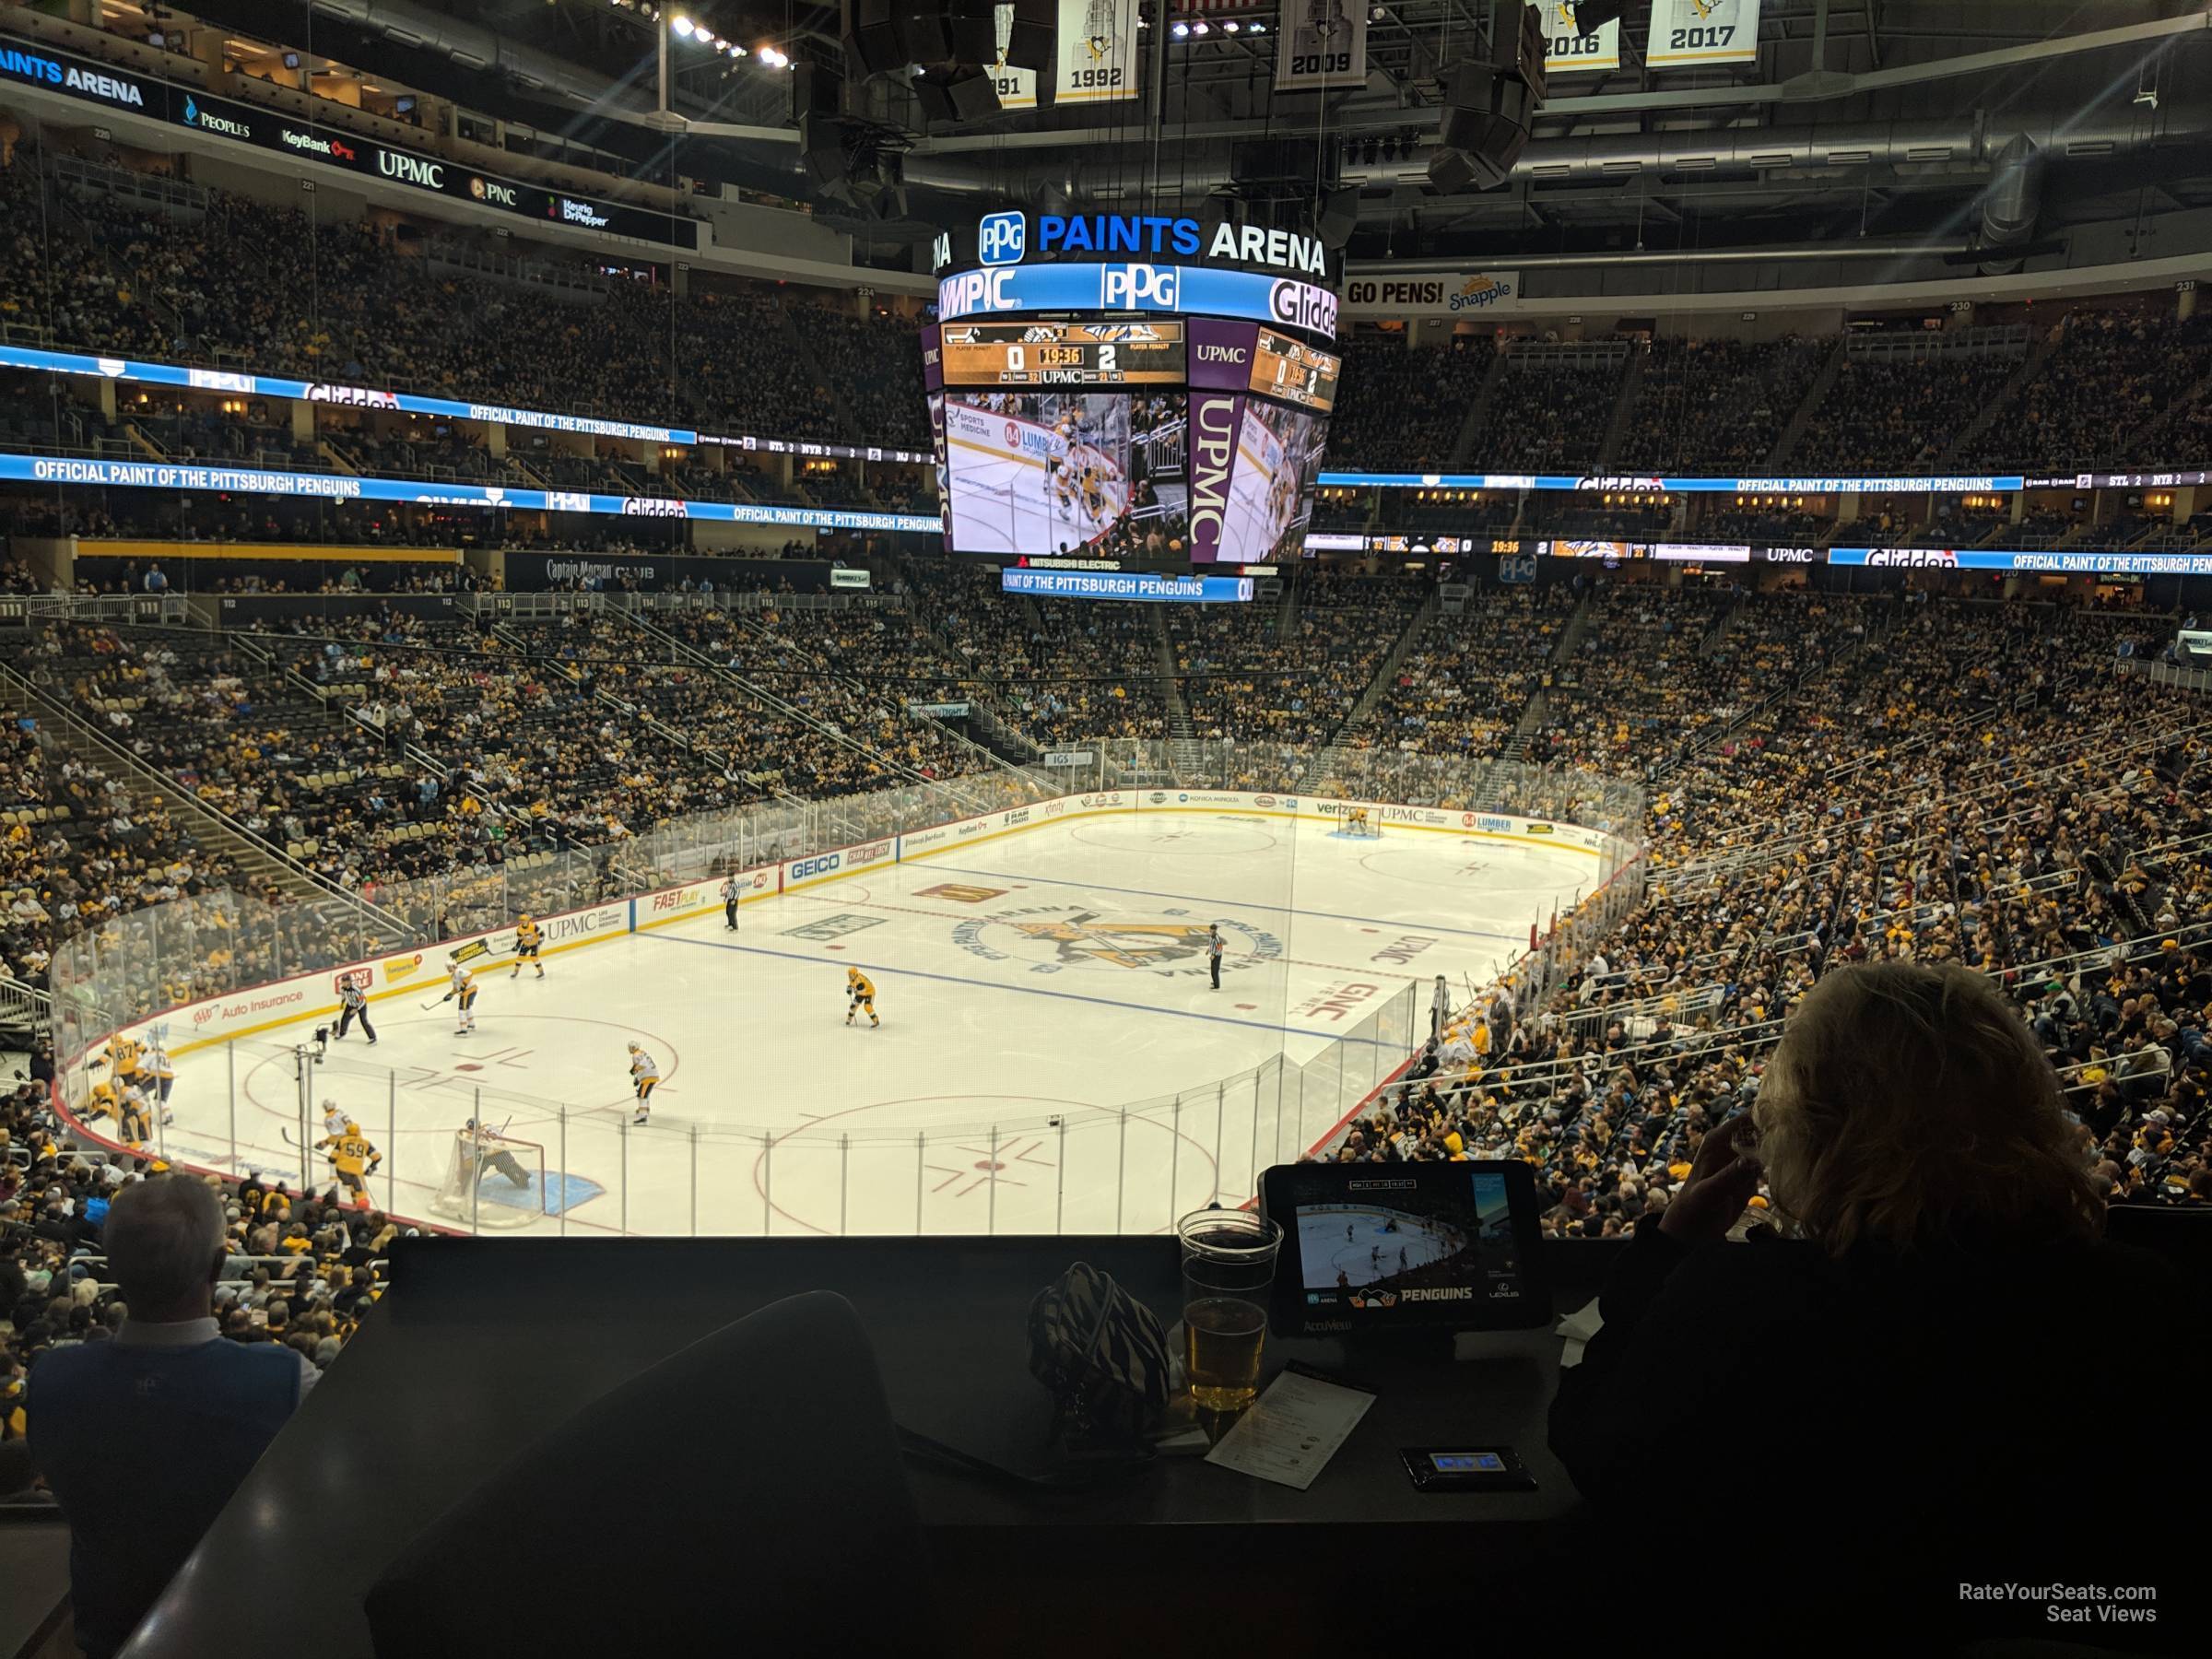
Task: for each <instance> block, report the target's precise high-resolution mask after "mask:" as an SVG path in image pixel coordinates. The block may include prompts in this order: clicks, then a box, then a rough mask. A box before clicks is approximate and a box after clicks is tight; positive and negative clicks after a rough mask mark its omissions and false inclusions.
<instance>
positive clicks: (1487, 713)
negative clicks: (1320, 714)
mask: <svg viewBox="0 0 2212 1659" xmlns="http://www.w3.org/2000/svg"><path fill="white" fill-rule="evenodd" d="M1576 597H1577V595H1576V594H1575V593H1574V591H1573V589H1572V588H1571V587H1570V586H1569V585H1568V584H1566V583H1564V582H1550V583H1547V584H1545V585H1544V586H1541V587H1536V586H1527V587H1512V588H1499V589H1494V590H1492V591H1490V592H1488V593H1484V594H1479V595H1477V597H1476V598H1475V599H1474V600H1472V601H1471V602H1470V603H1469V605H1468V606H1467V608H1466V610H1465V611H1464V612H1463V613H1462V614H1460V615H1459V616H1456V617H1450V616H1445V615H1442V614H1441V613H1439V614H1438V615H1436V616H1435V617H1432V618H1430V620H1429V622H1428V624H1427V626H1426V627H1425V628H1424V629H1423V630H1422V631H1421V633H1420V634H1418V636H1416V638H1415V640H1414V641H1413V643H1412V645H1411V647H1410V648H1409V649H1408V650H1407V652H1406V655H1405V657H1404V659H1403V660H1402V661H1401V662H1400V663H1399V665H1398V667H1397V671H1396V673H1394V675H1392V676H1391V678H1390V683H1389V686H1388V688H1387V689H1386V690H1385V691H1384V693H1383V695H1382V699H1381V700H1379V701H1378V702H1377V703H1376V705H1375V707H1374V708H1373V709H1372V710H1371V712H1370V713H1369V715H1368V717H1367V718H1366V719H1365V720H1363V721H1362V722H1360V723H1359V725H1358V726H1357V727H1356V728H1355V729H1354V730H1353V731H1351V732H1349V733H1347V740H1348V741H1352V742H1357V743H1359V744H1361V745H1371V746H1374V747H1384V748H1396V749H1399V750H1402V751H1404V752H1406V753H1418V754H1441V755H1461V756H1465V757H1467V758H1469V759H1489V758H1490V757H1492V756H1495V755H1497V754H1498V753H1500V751H1501V750H1502V749H1503V748H1504V747H1505V746H1506V743H1507V741H1508V740H1509V739H1510V738H1511V737H1512V734H1513V730H1514V728H1515V726H1516V725H1518V724H1519V723H1520V720H1521V716H1522V714H1523V713H1524V712H1525V711H1526V709H1527V707H1528V700H1529V698H1530V696H1531V695H1532V694H1533V693H1534V692H1535V688H1536V687H1537V685H1538V684H1539V683H1540V681H1541V679H1542V677H1543V674H1544V669H1545V665H1546V664H1547V662H1548V661H1549V660H1550V657H1551V653H1552V652H1553V651H1554V650H1555V649H1556V648H1557V646H1558V644H1559V632H1560V630H1561V629H1563V628H1564V627H1565V626H1566V621H1567V618H1568V616H1569V615H1570V614H1571V612H1572V611H1573V609H1574V606H1575V600H1576Z"/></svg>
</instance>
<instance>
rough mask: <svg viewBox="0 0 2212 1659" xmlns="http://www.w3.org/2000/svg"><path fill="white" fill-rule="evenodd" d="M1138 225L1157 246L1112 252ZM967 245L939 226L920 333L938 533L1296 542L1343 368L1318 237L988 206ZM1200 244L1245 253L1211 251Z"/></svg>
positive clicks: (1272, 553)
mask: <svg viewBox="0 0 2212 1659" xmlns="http://www.w3.org/2000/svg"><path fill="white" fill-rule="evenodd" d="M1232 229H1241V228H1232ZM1147 237H1149V238H1150V239H1151V241H1157V242H1158V243H1159V249H1158V250H1157V252H1158V253H1160V254H1161V256H1162V259H1163V263H1160V264H1153V263H1149V262H1148V261H1143V260H1130V259H1126V258H1124V257H1123V255H1125V254H1130V253H1138V254H1149V253H1154V252H1156V250H1154V249H1153V248H1152V247H1151V246H1150V244H1149V243H1148V242H1147V241H1146V238H1147ZM968 248H972V249H973V250H974V252H973V253H972V254H971V256H969V257H967V258H966V259H962V258H961V257H959V253H956V249H955V241H954V238H953V237H951V236H949V235H948V236H945V237H940V238H939V239H938V241H937V246H936V255H937V257H936V265H937V268H938V271H939V274H940V277H941V280H940V285H939V305H938V315H939V319H940V320H939V321H938V322H937V323H936V324H932V325H931V326H929V327H927V328H925V329H924V331H923V340H922V348H923V374H924V385H925V388H926V391H927V394H928V398H929V418H930V431H931V436H932V439H933V442H934V445H935V456H936V463H937V482H938V499H939V500H940V502H941V504H942V514H943V521H944V527H945V537H946V545H947V547H948V548H949V549H950V550H952V551H954V552H956V553H973V554H982V555H989V556H995V557H1002V558H1003V557H1017V558H1020V557H1027V558H1036V559H1102V560H1112V561H1115V562H1118V563H1121V564H1124V565H1125V566H1128V567H1131V568H1139V569H1146V570H1154V571H1159V570H1176V569H1186V570H1187V569H1194V568H1197V569H1203V568H1204V567H1206V566H1208V565H1219V564H1256V563H1263V562H1265V561H1267V560H1270V559H1290V558H1298V557H1300V556H1301V555H1302V553H1303V550H1304V543H1305V530H1306V527H1307V524H1308V523H1309V521H1310V519H1311V517H1312V488H1313V484H1314V480H1315V477H1316V475H1317V474H1318V473H1319V471H1320V466H1321V457H1322V447H1323V441H1324V438H1325V436H1326V433H1327V429H1328V420H1329V417H1330V415H1331V414H1332V413H1333V412H1334V410H1335V401H1336V388H1337V378H1338V374H1339V371H1340V369H1341V359H1339V358H1338V356H1337V354H1336V352H1335V349H1334V347H1335V337H1334V336H1335V294H1334V292H1333V291H1331V290H1330V289H1329V288H1325V287H1323V286H1321V285H1320V284H1319V283H1317V282H1316V281H1315V280H1314V278H1315V277H1317V276H1325V273H1326V269H1327V263H1328V256H1327V255H1326V254H1325V253H1324V252H1323V251H1322V250H1321V249H1320V247H1319V244H1318V243H1314V242H1312V240H1311V239H1309V238H1302V237H1297V236H1289V235H1286V234H1285V233H1281V232H1272V233H1269V235H1268V236H1265V237H1260V236H1256V235H1230V234H1229V229H1224V228H1216V229H1215V230H1214V231H1213V232H1211V233H1208V232H1207V231H1206V229H1204V228H1202V227H1197V226H1196V225H1195V222H1194V221H1189V220H1176V219H1167V218H1141V219H1139V218H1131V219H1118V218H1105V217H1102V216H1076V217H1073V218H1053V217H1051V216H1041V217H1040V218H1038V219H1037V221H1036V222H1035V223H1034V224H1033V225H1032V224H1031V223H1030V220H1029V219H1028V218H1027V217H1026V216H1025V215H1022V214H1019V213H1001V214H992V215H987V216H986V217H985V219H984V221H983V223H982V226H981V227H979V228H978V229H977V230H976V232H975V233H974V234H973V235H972V236H971V237H969V238H967V239H966V240H965V241H964V242H963V243H962V246H961V251H962V252H964V251H965V250H966V249H968ZM1208 249H1220V250H1226V251H1228V252H1229V253H1241V254H1243V255H1246V256H1247V257H1244V258H1225V259H1224V260H1223V261H1221V262H1220V263H1221V265H1222V267H1223V268H1216V266H1215V263H1214V262H1213V259H1212V256H1211V255H1210V254H1209V253H1206V252H1204V251H1205V250H1208ZM1194 250H1196V251H1197V252H1196V253H1194ZM1167 259H1182V260H1185V261H1191V260H1195V261H1196V263H1186V264H1169V263H1164V261H1165V260H1167ZM1272 262H1279V263H1280V265H1281V266H1282V269H1281V271H1280V272H1277V271H1273V270H1270V269H1268V268H1266V267H1267V266H1268V265H1270V264H1271V263H1272ZM1254 265H1257V266H1259V267H1261V268H1256V269H1255V268H1253V266H1254ZM963 267H972V268H963Z"/></svg>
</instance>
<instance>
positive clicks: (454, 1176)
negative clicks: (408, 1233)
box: [430, 1129, 549, 1227]
mask: <svg viewBox="0 0 2212 1659" xmlns="http://www.w3.org/2000/svg"><path fill="white" fill-rule="evenodd" d="M430 1209H431V1210H432V1212H433V1213H435V1214H437V1215H441V1216H451V1217H454V1218H457V1219H460V1220H464V1221H466V1222H468V1223H470V1225H472V1226H477V1227H527V1226H528V1225H529V1224H530V1223H531V1222H533V1221H538V1220H542V1219H544V1218H545V1217H546V1216H547V1214H548V1213H549V1212H548V1210H547V1202H546V1149H545V1147H542V1146H540V1145H539V1144H538V1143H537V1142H536V1141H526V1140H515V1139H513V1138H512V1137H511V1136H509V1135H497V1134H494V1133H492V1132H491V1131H489V1130H477V1129H456V1130H455V1131H453V1150H452V1152H451V1153H450V1154H449V1156H448V1158H447V1160H446V1166H445V1180H444V1182H442V1183H441V1185H440V1186H439V1188H438V1191H437V1193H436V1194H435V1195H434V1196H432V1198H431V1199H430Z"/></svg>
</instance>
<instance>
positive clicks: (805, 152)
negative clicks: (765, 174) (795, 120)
mask: <svg viewBox="0 0 2212 1659" xmlns="http://www.w3.org/2000/svg"><path fill="white" fill-rule="evenodd" d="M799 160H800V161H801V163H803V164H804V165H805V167H806V176H807V177H808V178H809V179H811V180H813V181H814V184H815V188H817V189H818V190H823V191H827V192H830V193H832V194H837V193H841V192H843V191H846V190H848V189H850V187H851V184H852V165H851V163H850V162H849V161H848V160H847V159H846V157H845V129H844V127H843V126H842V124H840V123H839V122H837V121H835V120H833V119H832V118H831V117H830V116H827V115H819V114H814V113H811V112H810V113H808V114H805V115H802V116H800V117H799Z"/></svg>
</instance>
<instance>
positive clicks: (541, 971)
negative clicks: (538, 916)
mask: <svg viewBox="0 0 2212 1659" xmlns="http://www.w3.org/2000/svg"><path fill="white" fill-rule="evenodd" d="M542 943H544V940H543V938H542V936H541V935H539V933H538V931H537V924H536V923H535V922H533V921H531V920H530V918H529V917H527V916H524V918H523V919H522V920H521V921H520V922H517V923H516V924H514V973H511V974H509V975H508V976H507V977H508V978H509V979H512V978H514V977H515V974H518V973H520V972H522V971H523V959H524V957H528V958H529V959H530V960H531V961H532V962H533V963H535V965H536V968H537V977H538V978H539V979H544V978H545V977H546V965H545V963H544V962H542V961H539V960H538V956H537V947H538V946H539V945H540V944H542Z"/></svg>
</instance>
